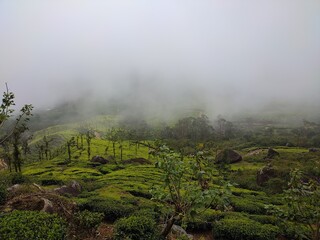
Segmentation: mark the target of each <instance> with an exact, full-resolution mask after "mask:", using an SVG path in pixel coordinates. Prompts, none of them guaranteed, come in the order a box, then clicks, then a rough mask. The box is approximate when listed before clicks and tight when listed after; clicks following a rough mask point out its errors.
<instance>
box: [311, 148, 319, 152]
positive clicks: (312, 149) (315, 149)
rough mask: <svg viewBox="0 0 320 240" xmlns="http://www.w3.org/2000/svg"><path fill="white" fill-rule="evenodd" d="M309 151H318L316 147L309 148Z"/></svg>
mask: <svg viewBox="0 0 320 240" xmlns="http://www.w3.org/2000/svg"><path fill="white" fill-rule="evenodd" d="M309 152H320V149H318V148H309Z"/></svg>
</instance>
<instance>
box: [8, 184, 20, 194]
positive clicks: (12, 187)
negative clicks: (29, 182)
mask: <svg viewBox="0 0 320 240" xmlns="http://www.w3.org/2000/svg"><path fill="white" fill-rule="evenodd" d="M21 187H22V186H21V185H20V184H15V185H12V186H11V187H8V188H7V191H8V192H15V191H17V190H19V189H21Z"/></svg>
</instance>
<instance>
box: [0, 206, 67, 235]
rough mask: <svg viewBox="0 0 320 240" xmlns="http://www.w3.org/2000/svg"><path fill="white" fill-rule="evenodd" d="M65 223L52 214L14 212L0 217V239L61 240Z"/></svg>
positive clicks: (64, 230) (64, 231)
mask: <svg viewBox="0 0 320 240" xmlns="http://www.w3.org/2000/svg"><path fill="white" fill-rule="evenodd" d="M65 236H66V223H65V221H64V220H63V219H61V218H60V217H58V216H57V215H54V214H47V213H44V212H33V211H14V212H12V213H9V214H6V215H2V216H0V239H7V240H26V239H42V240H62V239H65Z"/></svg>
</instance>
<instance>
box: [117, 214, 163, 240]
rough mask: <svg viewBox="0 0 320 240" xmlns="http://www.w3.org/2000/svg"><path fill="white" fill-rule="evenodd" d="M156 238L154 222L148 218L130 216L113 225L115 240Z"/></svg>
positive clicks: (149, 239)
mask: <svg viewBox="0 0 320 240" xmlns="http://www.w3.org/2000/svg"><path fill="white" fill-rule="evenodd" d="M157 236H158V234H157V229H156V222H155V221H154V219H153V218H150V217H148V216H130V217H127V218H122V219H119V220H118V221H117V222H116V224H115V234H114V239H115V240H123V239H130V240H153V239H158V238H157Z"/></svg>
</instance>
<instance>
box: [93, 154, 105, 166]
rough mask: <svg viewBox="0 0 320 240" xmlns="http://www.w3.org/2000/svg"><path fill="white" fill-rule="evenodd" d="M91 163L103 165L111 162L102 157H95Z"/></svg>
mask: <svg viewBox="0 0 320 240" xmlns="http://www.w3.org/2000/svg"><path fill="white" fill-rule="evenodd" d="M91 162H95V163H101V164H106V163H108V162H109V160H107V159H105V158H103V157H101V156H94V157H93V158H92V159H91Z"/></svg>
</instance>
